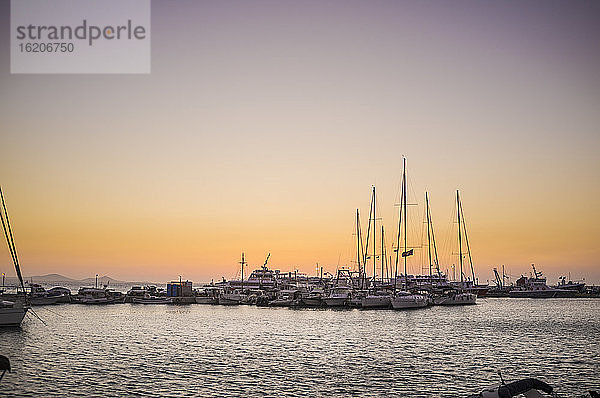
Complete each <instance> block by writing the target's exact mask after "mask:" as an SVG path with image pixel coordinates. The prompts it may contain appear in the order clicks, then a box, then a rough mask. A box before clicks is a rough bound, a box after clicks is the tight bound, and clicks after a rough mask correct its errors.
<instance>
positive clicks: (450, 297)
mask: <svg viewBox="0 0 600 398" xmlns="http://www.w3.org/2000/svg"><path fill="white" fill-rule="evenodd" d="M456 208H457V217H458V258H459V263H460V284H454V286H453V287H452V288H450V289H447V291H446V292H445V294H444V295H442V296H440V297H437V298H436V299H434V304H437V305H469V304H476V303H477V295H476V294H475V293H472V292H471V291H469V290H468V289H467V287H468V286H469V285H470V283H469V282H470V281H465V280H464V273H463V250H462V232H463V229H464V233H465V242H466V244H467V252H468V255H469V263H470V264H471V274H472V275H473V279H474V275H475V273H474V271H473V261H472V260H471V249H470V247H469V241H468V238H467V234H466V232H467V229H466V228H465V227H464V225H463V222H462V221H464V220H462V219H463V217H464V216H463V214H462V205H461V203H460V195H459V193H458V190H456Z"/></svg>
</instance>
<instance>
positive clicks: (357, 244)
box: [356, 209, 362, 278]
mask: <svg viewBox="0 0 600 398" xmlns="http://www.w3.org/2000/svg"><path fill="white" fill-rule="evenodd" d="M361 246H362V244H361V241H360V217H359V215H358V209H356V262H357V264H358V274H359V275H360V277H361V278H362V268H361V265H360V255H361V253H360V248H361Z"/></svg>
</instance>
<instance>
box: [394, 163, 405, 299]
mask: <svg viewBox="0 0 600 398" xmlns="http://www.w3.org/2000/svg"><path fill="white" fill-rule="evenodd" d="M402 187H404V173H402V182H401V188H400V189H402ZM402 199H403V193H400V206H399V210H398V235H397V236H396V263H395V265H394V268H395V270H394V293H395V292H396V281H397V280H398V259H399V256H400V235H401V231H402Z"/></svg>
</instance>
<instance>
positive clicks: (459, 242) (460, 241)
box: [456, 189, 463, 288]
mask: <svg viewBox="0 0 600 398" xmlns="http://www.w3.org/2000/svg"><path fill="white" fill-rule="evenodd" d="M456 211H457V213H458V258H459V260H460V287H461V288H462V287H463V258H462V236H461V232H460V197H459V196H458V189H457V190H456Z"/></svg>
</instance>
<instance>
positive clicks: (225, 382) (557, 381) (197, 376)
mask: <svg viewBox="0 0 600 398" xmlns="http://www.w3.org/2000/svg"><path fill="white" fill-rule="evenodd" d="M50 311H52V312H50ZM36 312H37V313H38V314H39V315H40V316H41V317H42V318H43V319H44V320H45V322H46V323H47V326H44V325H43V324H42V323H41V322H40V321H38V320H36V319H33V318H31V317H30V318H29V319H26V320H25V321H24V322H23V324H22V326H21V328H16V329H0V353H1V354H4V355H6V356H8V357H10V359H11V362H12V366H13V373H11V374H8V373H7V374H6V376H5V377H4V379H3V380H2V381H1V382H0V395H7V396H44V397H47V396H64V397H73V396H148V395H150V396H157V395H160V396H273V397H275V396H277V397H280V396H290V397H291V396H311V397H313V396H323V397H330V396H390V395H395V396H415V397H417V396H419V397H425V396H435V397H439V396H442V397H457V396H465V395H468V394H469V393H472V392H477V391H479V390H481V389H482V388H484V387H488V386H491V385H495V384H497V382H498V381H499V380H498V376H497V374H496V371H497V369H502V371H503V374H504V377H505V378H506V379H507V380H514V379H518V378H522V377H538V378H541V379H543V380H545V381H547V382H548V383H550V384H551V385H553V386H555V387H557V388H558V393H559V396H566V397H571V396H576V395H577V394H583V393H584V392H585V391H586V390H588V389H591V388H593V389H600V300H598V299H547V300H532V299H483V300H480V301H479V303H478V305H476V306H470V307H463V308H459V307H455V308H442V307H433V308H428V309H423V310H415V311H391V310H390V311H360V310H346V311H334V310H290V309H275V308H256V307H245V306H242V307H222V306H205V305H191V306H165V305H135V304H120V305H112V306H83V305H62V306H51V307H47V309H46V308H45V307H37V308H36Z"/></svg>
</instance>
